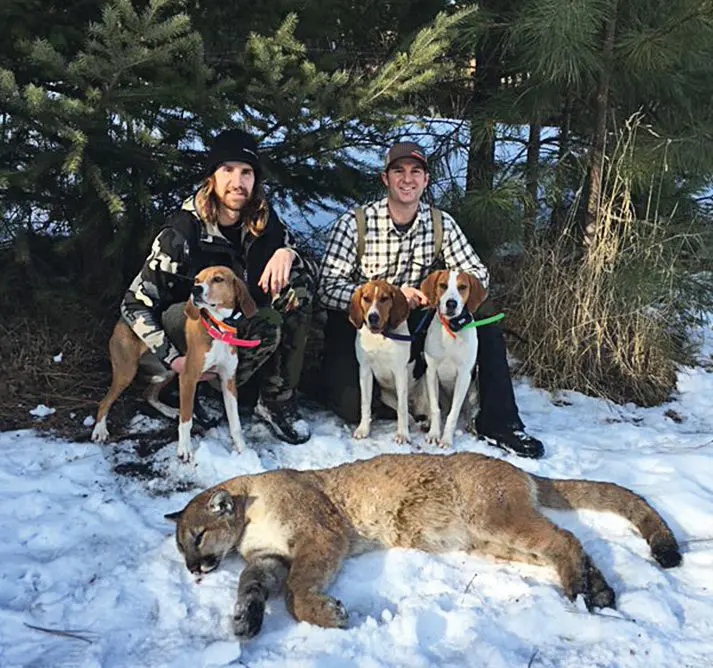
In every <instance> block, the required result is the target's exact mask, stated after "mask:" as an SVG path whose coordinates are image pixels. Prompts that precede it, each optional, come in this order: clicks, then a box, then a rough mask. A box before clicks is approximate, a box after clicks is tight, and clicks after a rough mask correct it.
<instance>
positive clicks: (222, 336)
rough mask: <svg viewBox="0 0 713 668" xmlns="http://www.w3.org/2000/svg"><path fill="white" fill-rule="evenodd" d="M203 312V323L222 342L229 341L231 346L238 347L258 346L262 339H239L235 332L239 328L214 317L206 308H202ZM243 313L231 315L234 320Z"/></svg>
mask: <svg viewBox="0 0 713 668" xmlns="http://www.w3.org/2000/svg"><path fill="white" fill-rule="evenodd" d="M200 314H201V324H202V325H203V327H205V329H206V331H207V332H208V334H209V335H210V337H211V338H213V339H215V340H216V341H221V342H222V343H229V344H230V345H231V346H237V347H238V348H256V347H257V346H259V345H260V344H261V343H262V341H261V340H260V339H239V338H238V337H237V336H235V334H236V333H237V329H236V328H235V327H231V326H230V325H226V324H225V323H224V322H221V321H220V320H218V319H217V318H214V317H213V316H212V315H211V314H210V313H208V311H206V310H205V309H201V310H200ZM241 315H242V314H241V313H238V314H236V315H231V316H230V317H231V319H232V320H233V321H235V320H237V319H238V318H239V317H240V316H241Z"/></svg>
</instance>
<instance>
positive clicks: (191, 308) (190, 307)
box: [183, 297, 201, 320]
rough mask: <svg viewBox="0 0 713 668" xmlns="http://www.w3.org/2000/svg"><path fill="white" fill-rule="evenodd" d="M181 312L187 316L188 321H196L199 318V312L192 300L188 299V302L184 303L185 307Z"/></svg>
mask: <svg viewBox="0 0 713 668" xmlns="http://www.w3.org/2000/svg"><path fill="white" fill-rule="evenodd" d="M183 312H184V313H185V314H186V316H188V318H189V319H190V320H198V318H199V317H200V315H201V314H200V311H199V310H198V307H197V306H196V305H195V304H194V303H193V300H192V299H191V298H190V297H189V298H188V301H187V302H186V305H185V307H184V308H183Z"/></svg>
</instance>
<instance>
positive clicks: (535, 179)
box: [525, 119, 542, 242]
mask: <svg viewBox="0 0 713 668" xmlns="http://www.w3.org/2000/svg"><path fill="white" fill-rule="evenodd" d="M541 133H542V123H541V121H540V120H539V119H536V120H534V121H533V122H532V123H530V136H529V138H528V141H527V163H526V165H525V188H526V190H527V194H528V203H527V209H526V211H525V241H526V242H527V241H530V240H532V239H533V238H534V236H535V223H536V222H537V202H538V197H537V196H538V193H537V189H538V186H539V179H540V176H539V172H540V142H541V136H540V135H541Z"/></svg>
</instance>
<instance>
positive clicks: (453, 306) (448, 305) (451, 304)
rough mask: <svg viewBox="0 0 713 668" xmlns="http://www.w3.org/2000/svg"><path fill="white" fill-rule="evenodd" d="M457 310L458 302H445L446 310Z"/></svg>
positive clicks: (451, 300)
mask: <svg viewBox="0 0 713 668" xmlns="http://www.w3.org/2000/svg"><path fill="white" fill-rule="evenodd" d="M457 308H458V302H457V301H456V300H455V299H447V300H446V309H447V310H448V311H455V310H456V309H457Z"/></svg>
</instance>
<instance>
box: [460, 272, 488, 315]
mask: <svg viewBox="0 0 713 668" xmlns="http://www.w3.org/2000/svg"><path fill="white" fill-rule="evenodd" d="M466 275H467V276H468V285H469V292H468V301H467V302H466V303H465V307H466V308H467V309H468V311H469V312H470V313H475V312H476V311H477V310H478V307H479V306H480V305H481V304H482V303H483V302H484V301H485V298H486V297H487V296H488V291H487V290H486V289H485V288H484V287H483V284H482V283H481V282H480V281H479V280H478V279H477V278H476V277H475V276H473V274H466Z"/></svg>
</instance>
